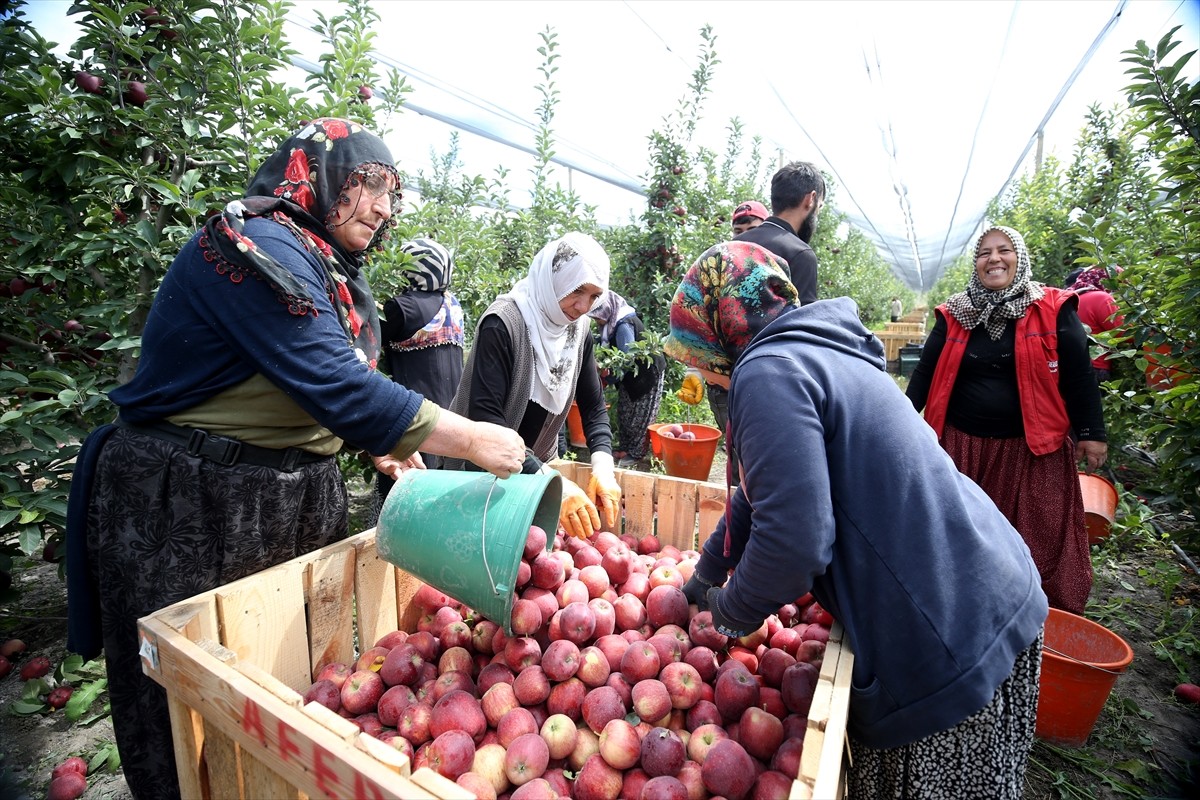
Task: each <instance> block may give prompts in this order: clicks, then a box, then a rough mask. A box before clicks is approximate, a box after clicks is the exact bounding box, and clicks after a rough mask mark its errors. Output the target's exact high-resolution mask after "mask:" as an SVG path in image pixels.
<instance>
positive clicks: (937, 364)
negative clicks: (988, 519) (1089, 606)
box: [907, 226, 1108, 614]
mask: <svg viewBox="0 0 1200 800" xmlns="http://www.w3.org/2000/svg"><path fill="white" fill-rule="evenodd" d="M1077 305H1078V298H1077V297H1076V296H1075V295H1074V294H1073V293H1071V292H1069V291H1064V290H1062V289H1057V288H1054V287H1051V286H1043V285H1042V284H1040V283H1037V282H1036V281H1033V280H1030V264H1029V253H1028V251H1027V250H1026V249H1025V240H1024V239H1022V238H1021V234H1019V233H1017V232H1016V231H1014V230H1012V229H1011V228H1004V227H1000V226H993V227H991V228H988V229H987V230H985V231H984V233H983V235H982V236H980V237H979V240H978V241H977V242H976V244H975V270H974V272H973V273H972V274H971V279H970V281H969V282H968V284H967V288H966V291H964V292H959V293H958V294H956V295H954V296H952V297H951V298H950V299H948V300H947V301H946V302H945V303H943V304H942V305H940V306H938V308H937V322H936V324H935V325H934V328H933V331H932V332H931V333H930V335H929V338H928V340H927V341H926V343H925V347H924V349H923V350H922V352H921V361H920V363H919V364H918V365H917V367H916V369H915V370H913V375H912V378H911V380H910V382H909V385H908V392H907V394H908V397H909V399H910V400H911V401H912V403H913V405H914V406H916V408H917V410H918V411H920V410H922V409H924V411H925V421H926V422H928V423H929V425H930V426H931V427H932V428H933V430H934V431H935V432H936V433H937V435H938V439H939V441H940V442H941V444H942V447H943V448H944V449H945V450H946V452H948V453H949V454H950V456H951V457H952V458H953V459H954V462H955V464H957V465H958V468H959V470H960V471H961V472H962V473H963V474H964V475H966V476H967V477H969V478H971V479H972V480H974V481H975V482H976V483H978V484H979V486H980V487H981V488H982V489H983V490H984V491H985V492H987V494H988V496H990V497H991V498H992V500H993V501H994V502H995V503H996V506H997V507H998V508H999V509H1000V510H1001V511H1002V512H1003V513H1004V515H1005V516H1006V517H1008V519H1009V521H1010V522H1011V523H1012V525H1013V527H1015V528H1016V529H1017V530H1018V531H1020V533H1021V536H1022V537H1023V538H1024V539H1025V543H1026V544H1027V545H1028V546H1029V550H1030V553H1031V554H1032V555H1033V561H1034V563H1035V564H1036V565H1037V568H1038V572H1039V573H1040V574H1041V576H1042V589H1043V590H1044V591H1045V592H1046V596H1047V597H1048V598H1049V599H1050V605H1051V606H1054V607H1055V608H1061V609H1063V610H1064V611H1069V612H1071V613H1074V614H1082V613H1083V608H1084V605H1085V604H1086V603H1087V597H1088V593H1089V592H1090V591H1091V588H1092V564H1091V557H1090V554H1089V552H1088V543H1087V531H1086V529H1085V527H1084V512H1083V497H1082V495H1081V494H1080V491H1079V480H1078V478H1077V477H1076V464H1077V462H1079V461H1084V462H1085V463H1086V469H1087V471H1088V472H1092V471H1094V470H1096V469H1099V468H1100V467H1101V466H1103V464H1104V461H1105V459H1106V458H1107V455H1108V445H1107V444H1106V443H1105V439H1106V437H1105V433H1104V418H1103V412H1102V409H1101V406H1100V393H1099V392H1098V391H1097V387H1096V378H1095V375H1094V374H1093V372H1092V367H1091V359H1090V357H1089V355H1088V341H1087V334H1086V333H1085V331H1084V329H1083V325H1082V324H1081V323H1080V321H1079V315H1078V312H1077Z"/></svg>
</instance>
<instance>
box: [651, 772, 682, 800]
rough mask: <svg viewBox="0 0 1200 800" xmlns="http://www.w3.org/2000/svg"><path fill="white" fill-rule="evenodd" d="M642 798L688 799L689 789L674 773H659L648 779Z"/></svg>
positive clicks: (659, 799) (654, 799)
mask: <svg viewBox="0 0 1200 800" xmlns="http://www.w3.org/2000/svg"><path fill="white" fill-rule="evenodd" d="M640 800H688V790H687V787H686V786H684V785H683V781H681V780H679V779H678V778H676V777H675V776H674V775H658V776H656V777H653V778H651V779H650V780H648V781H646V785H645V786H643V787H642V796H641V798H640Z"/></svg>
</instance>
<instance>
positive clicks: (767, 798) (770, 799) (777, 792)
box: [750, 770, 792, 800]
mask: <svg viewBox="0 0 1200 800" xmlns="http://www.w3.org/2000/svg"><path fill="white" fill-rule="evenodd" d="M791 790H792V779H791V778H789V777H788V776H787V775H784V774H783V773H782V772H775V771H773V770H768V771H767V772H764V773H763V774H761V775H759V776H758V778H757V780H755V781H754V787H753V788H752V789H751V790H750V798H751V800H776V798H779V797H787V796H788V794H789V792H791Z"/></svg>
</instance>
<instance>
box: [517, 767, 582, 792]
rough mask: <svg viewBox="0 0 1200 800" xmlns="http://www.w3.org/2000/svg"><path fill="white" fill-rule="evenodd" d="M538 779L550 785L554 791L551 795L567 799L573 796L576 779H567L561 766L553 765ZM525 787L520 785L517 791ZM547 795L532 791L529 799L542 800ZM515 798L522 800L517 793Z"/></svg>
mask: <svg viewBox="0 0 1200 800" xmlns="http://www.w3.org/2000/svg"><path fill="white" fill-rule="evenodd" d="M550 763H551V765H553V764H554V762H553V761H552V762H550ZM537 780H543V781H545V782H546V783H548V784H549V785H550V790H551V791H552V792H554V794H552V795H549V796H550V797H558V798H561V799H562V800H566V798H569V797H570V796H571V792H572V789H571V785H572V783H573V782H574V781H573V780H568V779H567V776H566V774H565V773H564V772H563V770H562V768H561V767H557V768H556V767H553V766H551V768H550V769H547V770H546V771H545V772H543V773H542V777H541V778H538V779H537ZM533 782H534V781H530V782H529V783H533ZM529 783H527V784H525V786H528V785H529ZM524 788H525V787H524V786H522V787H519V788H518V789H517V791H521V790H522V789H524ZM546 796H547V795H545V794H540V795H539V794H532V793H531V794H530V795H529V797H528V800H540V798H542V797H546ZM514 798H515V800H522V798H519V797H516V795H515V793H514Z"/></svg>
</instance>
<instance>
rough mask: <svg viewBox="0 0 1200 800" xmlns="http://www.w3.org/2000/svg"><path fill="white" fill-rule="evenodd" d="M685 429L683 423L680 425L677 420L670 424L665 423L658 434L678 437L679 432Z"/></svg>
mask: <svg viewBox="0 0 1200 800" xmlns="http://www.w3.org/2000/svg"><path fill="white" fill-rule="evenodd" d="M683 431H684V428H683V426H682V425H680V424H678V423H676V422H672V423H671V424H670V425H664V426H662V427H661V428H659V429H658V435H659V436H666V437H669V438H675V439H678V438H679V434H681V433H683Z"/></svg>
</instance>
